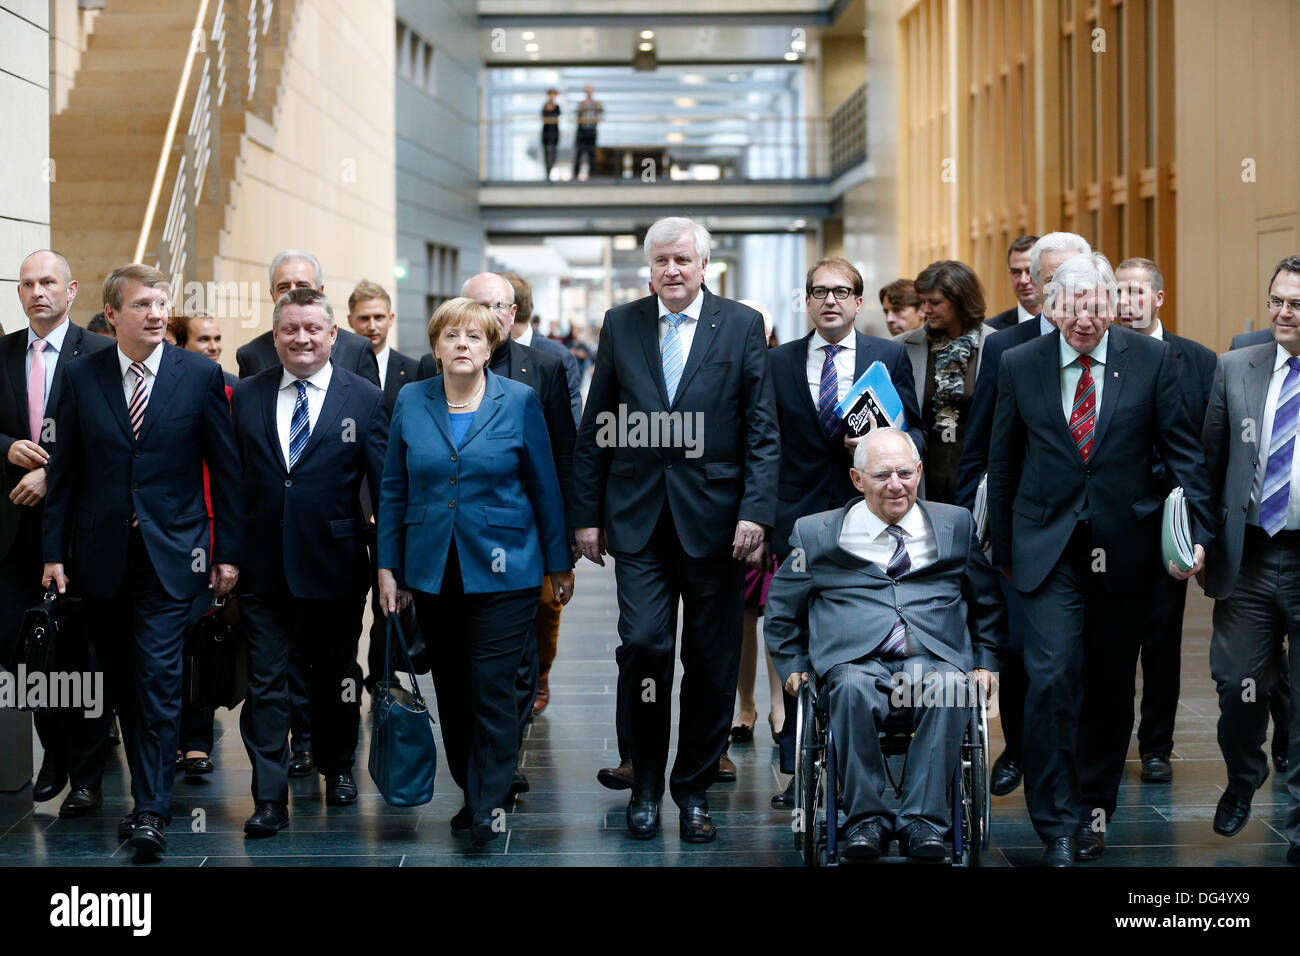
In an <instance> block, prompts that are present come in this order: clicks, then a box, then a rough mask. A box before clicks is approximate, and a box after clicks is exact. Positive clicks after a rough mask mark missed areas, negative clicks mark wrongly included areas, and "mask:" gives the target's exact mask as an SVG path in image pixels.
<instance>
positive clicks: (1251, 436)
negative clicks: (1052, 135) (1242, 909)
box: [1202, 256, 1300, 863]
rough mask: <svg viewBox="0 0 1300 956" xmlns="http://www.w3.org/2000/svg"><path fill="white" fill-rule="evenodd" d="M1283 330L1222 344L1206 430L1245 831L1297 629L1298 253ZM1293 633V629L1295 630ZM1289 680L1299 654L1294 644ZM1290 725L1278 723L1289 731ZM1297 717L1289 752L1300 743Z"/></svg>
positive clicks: (1276, 312) (1224, 732) (1217, 641)
mask: <svg viewBox="0 0 1300 956" xmlns="http://www.w3.org/2000/svg"><path fill="white" fill-rule="evenodd" d="M1266 305H1267V308H1268V314H1269V318H1270V320H1271V322H1272V328H1273V338H1274V340H1275V341H1272V342H1264V343H1261V344H1258V345H1252V346H1250V347H1248V348H1242V349H1237V350H1235V351H1231V352H1226V353H1224V354H1223V355H1221V356H1219V363H1218V367H1217V369H1216V370H1215V374H1214V385H1213V387H1212V389H1211V392H1210V405H1209V409H1208V410H1207V412H1206V415H1205V428H1204V431H1203V433H1202V440H1203V441H1204V444H1205V459H1206V464H1207V466H1208V468H1209V474H1210V482H1211V491H1212V497H1211V501H1212V504H1213V507H1212V508H1211V513H1212V514H1214V515H1216V516H1218V518H1219V520H1218V521H1217V522H1216V528H1215V530H1216V531H1217V537H1216V538H1215V540H1214V543H1213V545H1212V546H1211V548H1210V553H1209V555H1208V556H1207V558H1206V562H1205V578H1204V582H1205V593H1206V594H1208V595H1209V596H1210V597H1212V598H1214V599H1215V604H1214V632H1213V635H1212V636H1211V638H1210V673H1211V674H1212V675H1213V676H1214V680H1215V683H1216V684H1217V686H1218V690H1219V748H1220V750H1221V751H1222V752H1223V760H1224V763H1225V764H1227V770H1228V784H1227V788H1226V789H1225V790H1224V793H1223V796H1222V797H1221V798H1220V799H1219V805H1218V808H1217V809H1216V810H1215V813H1214V832H1215V833H1218V834H1221V835H1222V836H1235V835H1236V834H1238V833H1240V832H1241V831H1242V829H1243V828H1244V827H1245V826H1246V822H1247V821H1248V820H1249V819H1250V804H1251V799H1252V798H1253V797H1254V795H1255V791H1256V790H1258V789H1259V788H1260V786H1262V785H1263V783H1264V780H1265V778H1267V776H1268V760H1267V759H1266V758H1265V756H1264V751H1263V748H1262V747H1261V744H1262V743H1263V740H1264V732H1265V730H1266V729H1267V725H1268V700H1269V697H1270V692H1271V691H1273V690H1274V689H1275V688H1276V686H1277V684H1278V676H1279V674H1278V672H1279V662H1280V659H1281V655H1280V651H1281V646H1282V639H1283V635H1295V634H1296V633H1300V580H1298V579H1297V577H1296V573H1295V571H1296V568H1297V567H1300V455H1298V454H1296V445H1297V441H1296V430H1297V420H1298V419H1300V256H1287V257H1286V258H1285V259H1283V260H1282V261H1281V262H1279V263H1278V264H1277V268H1276V269H1274V270H1273V277H1272V279H1270V280H1269V289H1268V299H1267V300H1266ZM1288 639H1290V638H1288ZM1290 651H1291V652H1290V654H1289V655H1287V656H1288V657H1289V665H1290V670H1291V686H1292V687H1295V686H1296V685H1297V682H1298V681H1300V658H1297V655H1296V653H1295V648H1294V647H1292V648H1291V649H1290ZM1281 731H1282V728H1278V729H1277V730H1275V731H1274V732H1275V733H1278V732H1281ZM1298 737H1300V725H1297V722H1296V720H1295V718H1294V716H1293V717H1292V719H1291V725H1290V748H1289V750H1290V752H1293V753H1294V752H1296V748H1297V746H1300V740H1298V739H1297V738H1298ZM1298 768H1300V761H1296V762H1293V763H1292V765H1291V767H1290V769H1289V771H1288V773H1287V778H1286V786H1287V794H1288V800H1287V808H1286V813H1285V815H1284V817H1283V821H1282V825H1281V830H1282V834H1283V836H1285V837H1286V838H1287V842H1288V843H1289V844H1290V848H1289V849H1288V850H1287V855H1286V859H1287V862H1288V863H1300V769H1298Z"/></svg>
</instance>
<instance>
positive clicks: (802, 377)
mask: <svg viewBox="0 0 1300 956" xmlns="http://www.w3.org/2000/svg"><path fill="white" fill-rule="evenodd" d="M812 337H813V334H812V333H811V332H809V333H808V334H807V335H805V336H804V337H803V338H801V339H800V340H799V341H798V343H797V344H796V345H795V348H794V362H793V363H791V365H790V374H791V376H792V377H793V378H794V391H795V394H796V395H798V396H799V399H798V401H799V403H800V404H801V405H803V407H804V411H805V412H807V413H808V414H809V415H810V416H811V417H812V420H813V421H814V422H820V416H819V415H818V414H817V406H816V405H814V404H813V400H812V393H811V392H809V391H808V346H809V345H811V344H812ZM817 430H818V431H821V428H820V425H819V427H818V429H817ZM823 437H825V435H824V433H823Z"/></svg>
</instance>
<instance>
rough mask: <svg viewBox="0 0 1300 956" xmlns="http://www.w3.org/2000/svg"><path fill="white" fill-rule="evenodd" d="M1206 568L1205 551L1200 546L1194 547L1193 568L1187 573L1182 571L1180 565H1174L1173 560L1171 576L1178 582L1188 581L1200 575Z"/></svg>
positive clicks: (1170, 568)
mask: <svg viewBox="0 0 1300 956" xmlns="http://www.w3.org/2000/svg"><path fill="white" fill-rule="evenodd" d="M1204 567H1205V549H1204V548H1202V547H1201V546H1200V545H1199V544H1196V545H1192V566H1191V567H1190V568H1188V569H1187V570H1186V571H1180V570H1179V568H1178V565H1176V564H1174V562H1173V560H1172V559H1171V560H1170V562H1169V576H1170V577H1172V578H1174V579H1176V580H1178V581H1186V580H1187V579H1188V578H1190V577H1193V576H1194V575H1196V574H1199V573H1200V572H1201V570H1202V569H1203V568H1204Z"/></svg>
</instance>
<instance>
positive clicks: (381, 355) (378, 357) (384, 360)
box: [375, 342, 393, 368]
mask: <svg viewBox="0 0 1300 956" xmlns="http://www.w3.org/2000/svg"><path fill="white" fill-rule="evenodd" d="M392 348H393V347H392V346H391V345H389V344H388V343H387V342H385V343H384V347H383V348H382V349H380V350H379V351H378V352H376V353H375V361H376V362H378V363H379V367H380V368H383V367H384V366H385V365H387V364H388V353H389V352H390V351H392Z"/></svg>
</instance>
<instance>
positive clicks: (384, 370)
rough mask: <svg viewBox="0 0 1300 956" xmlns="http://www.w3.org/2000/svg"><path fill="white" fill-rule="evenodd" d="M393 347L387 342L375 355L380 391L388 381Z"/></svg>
mask: <svg viewBox="0 0 1300 956" xmlns="http://www.w3.org/2000/svg"><path fill="white" fill-rule="evenodd" d="M389 351H391V346H389V345H388V343H387V342H385V343H384V347H383V348H382V349H380V350H379V351H378V352H376V353H375V361H376V362H378V363H379V390H380V391H381V392H382V391H383V390H384V383H385V382H387V381H388V353H389ZM295 391H297V389H295Z"/></svg>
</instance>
